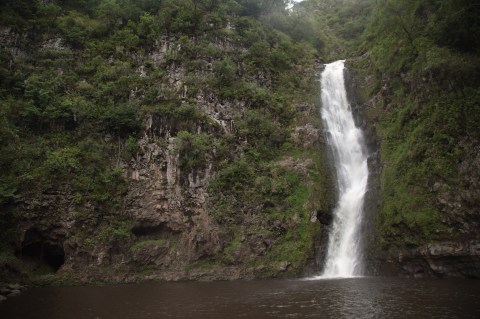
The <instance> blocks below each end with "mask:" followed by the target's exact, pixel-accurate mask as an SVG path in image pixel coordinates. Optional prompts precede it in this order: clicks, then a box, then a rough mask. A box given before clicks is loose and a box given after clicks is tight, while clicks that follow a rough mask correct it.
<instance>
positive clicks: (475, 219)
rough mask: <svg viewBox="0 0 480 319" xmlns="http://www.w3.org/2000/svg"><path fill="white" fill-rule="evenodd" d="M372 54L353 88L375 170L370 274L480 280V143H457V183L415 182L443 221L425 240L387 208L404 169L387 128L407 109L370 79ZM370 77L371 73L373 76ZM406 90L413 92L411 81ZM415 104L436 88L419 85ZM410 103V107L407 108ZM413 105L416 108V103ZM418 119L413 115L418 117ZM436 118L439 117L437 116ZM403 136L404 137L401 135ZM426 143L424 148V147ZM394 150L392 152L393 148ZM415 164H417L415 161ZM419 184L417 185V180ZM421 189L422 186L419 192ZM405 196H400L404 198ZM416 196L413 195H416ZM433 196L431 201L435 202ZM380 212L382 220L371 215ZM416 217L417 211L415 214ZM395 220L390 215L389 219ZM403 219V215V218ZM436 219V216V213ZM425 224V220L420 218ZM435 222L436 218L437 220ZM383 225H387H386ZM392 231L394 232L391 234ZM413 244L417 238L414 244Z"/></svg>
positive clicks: (354, 68)
mask: <svg viewBox="0 0 480 319" xmlns="http://www.w3.org/2000/svg"><path fill="white" fill-rule="evenodd" d="M368 61H369V57H368V54H366V55H364V56H362V57H359V58H356V59H353V60H351V61H349V65H350V68H351V72H349V76H348V77H347V78H348V83H349V87H350V93H351V94H350V95H351V100H352V101H354V102H353V108H354V109H357V113H358V116H357V122H358V123H360V124H361V126H362V127H364V131H365V132H366V139H367V143H368V147H369V149H370V151H371V158H370V162H369V166H370V172H371V176H370V180H369V183H370V189H369V192H370V196H369V197H368V198H367V204H366V211H367V213H369V212H370V215H369V216H370V217H369V219H370V224H369V226H368V227H369V228H370V229H371V230H374V231H373V232H371V235H370V237H371V238H370V246H369V249H368V250H367V259H368V260H369V264H370V266H369V268H370V273H372V274H382V275H400V276H407V277H416V278H419V277H472V278H480V274H479V269H480V258H479V254H478V243H479V235H478V232H477V231H476V230H475V229H478V226H479V218H480V217H479V216H480V215H479V210H478V207H480V202H479V199H480V193H479V192H478V187H477V186H478V183H479V182H480V175H479V173H478V172H479V168H480V167H479V165H478V164H479V154H480V153H479V151H478V150H479V148H478V145H479V141H478V140H475V138H473V137H472V136H471V135H470V136H468V135H467V134H466V135H465V136H458V137H453V138H456V139H458V144H457V145H458V147H459V149H462V150H465V151H464V152H463V156H462V158H461V160H460V161H458V162H457V163H456V164H455V165H454V167H453V168H449V169H453V170H454V171H455V172H456V176H455V177H454V178H448V179H446V178H443V177H442V176H440V175H437V176H436V177H435V178H434V179H430V180H429V181H428V183H426V184H420V183H421V182H420V181H421V180H422V176H417V178H416V179H417V180H418V181H416V182H412V185H411V186H410V187H411V188H410V189H409V192H412V194H416V193H419V192H421V191H425V192H427V193H428V194H429V195H428V196H429V198H430V199H429V200H430V201H431V203H430V204H432V206H433V207H434V208H435V210H436V211H437V212H438V214H439V216H441V217H440V218H441V220H440V222H439V223H438V224H435V226H430V225H427V226H423V227H435V229H433V231H432V232H434V235H431V236H430V238H425V237H424V235H422V234H423V233H424V232H425V229H423V230H422V229H420V228H419V227H418V223H412V224H410V223H408V221H407V220H406V217H402V216H395V214H393V212H389V211H388V208H387V207H385V206H384V205H383V206H382V202H384V201H385V197H386V196H387V195H386V194H389V193H391V192H392V190H391V189H390V188H389V186H388V184H386V183H385V179H386V177H385V170H386V168H387V167H392V166H393V165H398V163H392V162H391V161H390V162H388V161H387V160H386V158H385V157H386V156H387V155H388V153H387V152H389V150H388V149H387V146H386V144H387V143H388V140H387V139H386V137H385V136H386V133H385V131H386V130H387V129H388V126H386V124H385V123H386V122H388V123H390V125H394V124H393V122H392V121H393V120H392V119H391V117H393V115H392V114H394V111H395V109H396V108H400V107H402V106H401V105H398V104H396V103H399V102H398V101H397V100H396V99H395V97H394V96H393V92H392V91H391V88H390V85H391V83H390V80H389V79H388V78H384V79H381V82H380V84H378V83H377V82H376V81H378V79H375V76H372V75H371V74H368V73H365V72H366V70H369V65H368V63H369V62H368ZM367 72H368V71H367ZM404 77H405V85H406V86H412V87H413V84H412V83H410V81H413V80H412V79H409V78H408V76H404ZM417 85H418V86H415V87H416V89H415V90H413V92H407V93H406V94H410V95H411V96H413V98H412V100H414V101H415V102H413V103H419V104H420V105H421V104H422V103H427V102H428V100H429V99H430V98H431V97H430V96H429V94H431V92H430V91H429V90H430V89H429V85H431V86H433V84H432V83H425V79H423V83H417ZM404 103H406V102H404ZM410 103H412V102H411V101H410ZM414 116H416V115H412V117H414ZM432 116H433V115H432ZM397 134H401V133H400V132H398V133H397ZM419 143H420V142H419ZM390 147H392V146H390ZM410 160H411V161H415V160H417V159H416V158H414V157H410ZM419 165H420V164H419ZM414 180H415V179H414ZM414 183H416V184H417V185H416V186H414V185H415V184H414ZM399 196H400V195H399ZM412 196H413V195H412ZM430 196H431V197H430ZM372 212H377V214H371V213H372ZM411 213H412V214H414V215H415V214H416V212H415V211H413V212H411ZM386 214H387V216H390V217H388V218H395V222H392V224H391V226H390V227H391V228H389V229H386V228H385V227H384V226H383V225H385V223H386V222H389V221H388V220H387V221H386V218H387V217H384V216H385V215H386ZM388 214H390V215H388ZM397 214H398V212H397ZM431 214H432V216H433V215H434V214H435V213H434V212H431ZM393 216H395V217H393ZM418 218H420V217H418ZM432 218H433V217H432ZM382 223H384V224H383V225H382ZM387 231H388V232H387ZM409 238H415V240H413V241H410V240H409Z"/></svg>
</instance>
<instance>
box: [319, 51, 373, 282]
mask: <svg viewBox="0 0 480 319" xmlns="http://www.w3.org/2000/svg"><path fill="white" fill-rule="evenodd" d="M344 62H345V61H343V60H341V61H336V62H333V63H330V64H327V65H326V67H325V70H324V71H323V73H322V76H321V89H322V93H321V95H322V111H321V115H322V120H323V123H324V125H325V128H326V130H327V132H328V142H329V144H330V146H331V148H332V153H333V159H334V162H335V170H336V178H337V187H338V202H337V204H336V207H335V210H334V212H333V214H334V219H333V224H332V226H331V230H330V234H329V243H328V251H327V256H326V260H325V266H324V270H323V273H322V274H321V275H320V276H319V277H316V278H337V277H355V276H361V275H362V268H363V267H362V258H361V252H360V249H361V247H360V242H361V238H360V231H359V230H360V225H361V222H362V211H363V202H364V196H365V192H366V190H367V180H368V167H367V152H366V149H365V147H364V142H363V134H362V131H361V130H360V129H359V128H357V127H356V126H355V122H354V120H353V115H352V110H351V107H350V104H349V103H348V101H347V94H346V91H345V84H344V76H343V70H344Z"/></svg>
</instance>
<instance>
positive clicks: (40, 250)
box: [20, 229, 65, 271]
mask: <svg viewBox="0 0 480 319" xmlns="http://www.w3.org/2000/svg"><path fill="white" fill-rule="evenodd" d="M20 252H21V255H22V257H26V258H27V259H29V260H30V261H33V263H35V264H37V266H43V265H46V266H48V267H49V268H51V269H52V270H53V271H57V270H58V269H60V267H61V266H62V265H63V264H64V262H65V251H64V249H63V244H62V243H61V242H57V241H53V240H49V239H46V238H45V237H44V236H43V235H42V233H41V232H39V231H38V230H37V229H29V230H27V231H26V232H25V236H24V240H23V242H22V248H21V251H20Z"/></svg>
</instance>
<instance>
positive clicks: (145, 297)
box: [0, 278, 480, 319]
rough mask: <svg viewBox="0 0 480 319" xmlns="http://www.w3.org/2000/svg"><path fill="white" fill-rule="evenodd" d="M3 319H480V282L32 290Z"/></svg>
mask: <svg viewBox="0 0 480 319" xmlns="http://www.w3.org/2000/svg"><path fill="white" fill-rule="evenodd" d="M0 318H2V319H4V318H5V319H6V318H22V319H29V318H39V319H40V318H41V319H48V318H52V319H53V318H88V319H107V318H141V319H143V318H199V319H203V318H222V319H223V318H225V319H231V318H258V319H260V318H262V319H263V318H476V319H477V318H480V281H476V280H461V279H457V280H451V279H449V280H413V279H397V278H356V279H336V280H315V281H306V280H265V281H233V282H185V283H143V284H130V285H108V286H89V287H62V288H35V289H30V290H28V291H26V292H25V293H23V294H22V295H20V296H17V297H12V298H9V299H8V300H7V301H6V302H3V303H2V304H0Z"/></svg>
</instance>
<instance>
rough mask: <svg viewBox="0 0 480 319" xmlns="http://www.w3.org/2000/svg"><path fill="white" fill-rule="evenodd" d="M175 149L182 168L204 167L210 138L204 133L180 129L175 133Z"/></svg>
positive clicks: (210, 141)
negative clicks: (193, 132)
mask: <svg viewBox="0 0 480 319" xmlns="http://www.w3.org/2000/svg"><path fill="white" fill-rule="evenodd" d="M176 142H177V147H176V151H177V152H178V154H179V161H180V167H181V168H182V169H184V170H187V171H189V170H192V169H197V168H202V167H205V165H206V164H207V160H208V159H209V154H208V152H209V150H210V149H211V143H212V138H211V136H210V135H208V134H205V133H199V134H192V133H190V132H187V131H180V132H179V133H178V134H177V140H176Z"/></svg>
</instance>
